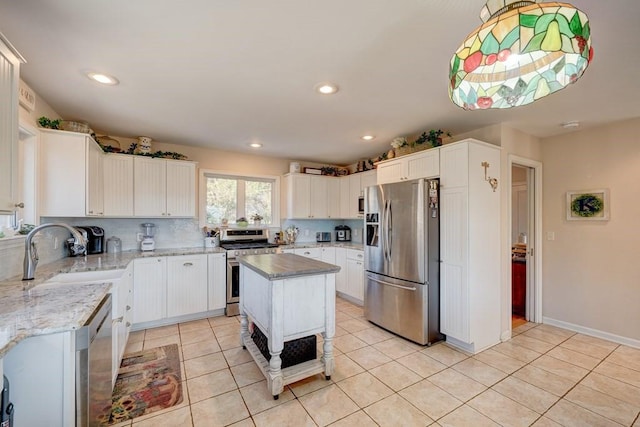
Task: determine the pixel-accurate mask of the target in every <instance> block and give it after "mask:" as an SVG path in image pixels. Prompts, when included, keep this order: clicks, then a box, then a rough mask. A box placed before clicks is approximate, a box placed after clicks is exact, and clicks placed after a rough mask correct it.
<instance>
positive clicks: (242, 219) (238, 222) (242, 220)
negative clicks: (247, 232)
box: [236, 216, 249, 227]
mask: <svg viewBox="0 0 640 427" xmlns="http://www.w3.org/2000/svg"><path fill="white" fill-rule="evenodd" d="M236 225H237V226H238V227H246V226H247V225H249V221H247V218H245V217H243V216H241V217H240V218H238V219H236Z"/></svg>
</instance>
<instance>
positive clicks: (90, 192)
mask: <svg viewBox="0 0 640 427" xmlns="http://www.w3.org/2000/svg"><path fill="white" fill-rule="evenodd" d="M103 160H104V151H103V150H102V148H101V147H100V146H99V145H98V144H95V143H92V142H90V141H89V142H87V209H86V211H87V215H88V216H103V215H104V163H103Z"/></svg>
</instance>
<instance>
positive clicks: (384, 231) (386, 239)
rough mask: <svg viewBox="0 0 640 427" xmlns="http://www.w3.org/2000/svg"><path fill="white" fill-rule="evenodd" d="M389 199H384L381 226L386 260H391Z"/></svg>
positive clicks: (383, 252) (383, 251)
mask: <svg viewBox="0 0 640 427" xmlns="http://www.w3.org/2000/svg"><path fill="white" fill-rule="evenodd" d="M388 203H389V201H388V200H385V201H384V208H383V209H382V218H381V221H380V223H381V227H382V230H381V232H380V237H382V254H383V255H384V260H385V261H387V262H389V261H390V259H389V249H388V247H389V233H388V231H387V225H388V224H387V205H388Z"/></svg>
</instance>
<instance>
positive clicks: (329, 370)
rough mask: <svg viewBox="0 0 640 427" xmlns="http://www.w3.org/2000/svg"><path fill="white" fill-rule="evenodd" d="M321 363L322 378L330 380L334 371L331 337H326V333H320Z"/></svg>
mask: <svg viewBox="0 0 640 427" xmlns="http://www.w3.org/2000/svg"><path fill="white" fill-rule="evenodd" d="M322 339H323V341H324V343H323V344H322V362H323V363H324V377H325V379H327V380H330V379H331V374H333V371H334V370H335V360H334V358H333V337H328V336H327V333H326V332H323V333H322Z"/></svg>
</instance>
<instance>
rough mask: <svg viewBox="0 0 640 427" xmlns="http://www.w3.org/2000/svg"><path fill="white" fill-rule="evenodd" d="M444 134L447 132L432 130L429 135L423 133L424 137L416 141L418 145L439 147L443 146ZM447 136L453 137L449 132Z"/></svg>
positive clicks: (421, 136)
mask: <svg viewBox="0 0 640 427" xmlns="http://www.w3.org/2000/svg"><path fill="white" fill-rule="evenodd" d="M443 134H445V132H444V131H443V130H441V129H438V130H435V129H431V130H430V131H429V132H428V133H427V132H422V135H420V136H419V137H418V139H416V145H421V144H429V145H431V147H439V146H441V145H442V135H443ZM446 135H447V136H451V135H450V134H449V132H447V133H446Z"/></svg>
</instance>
